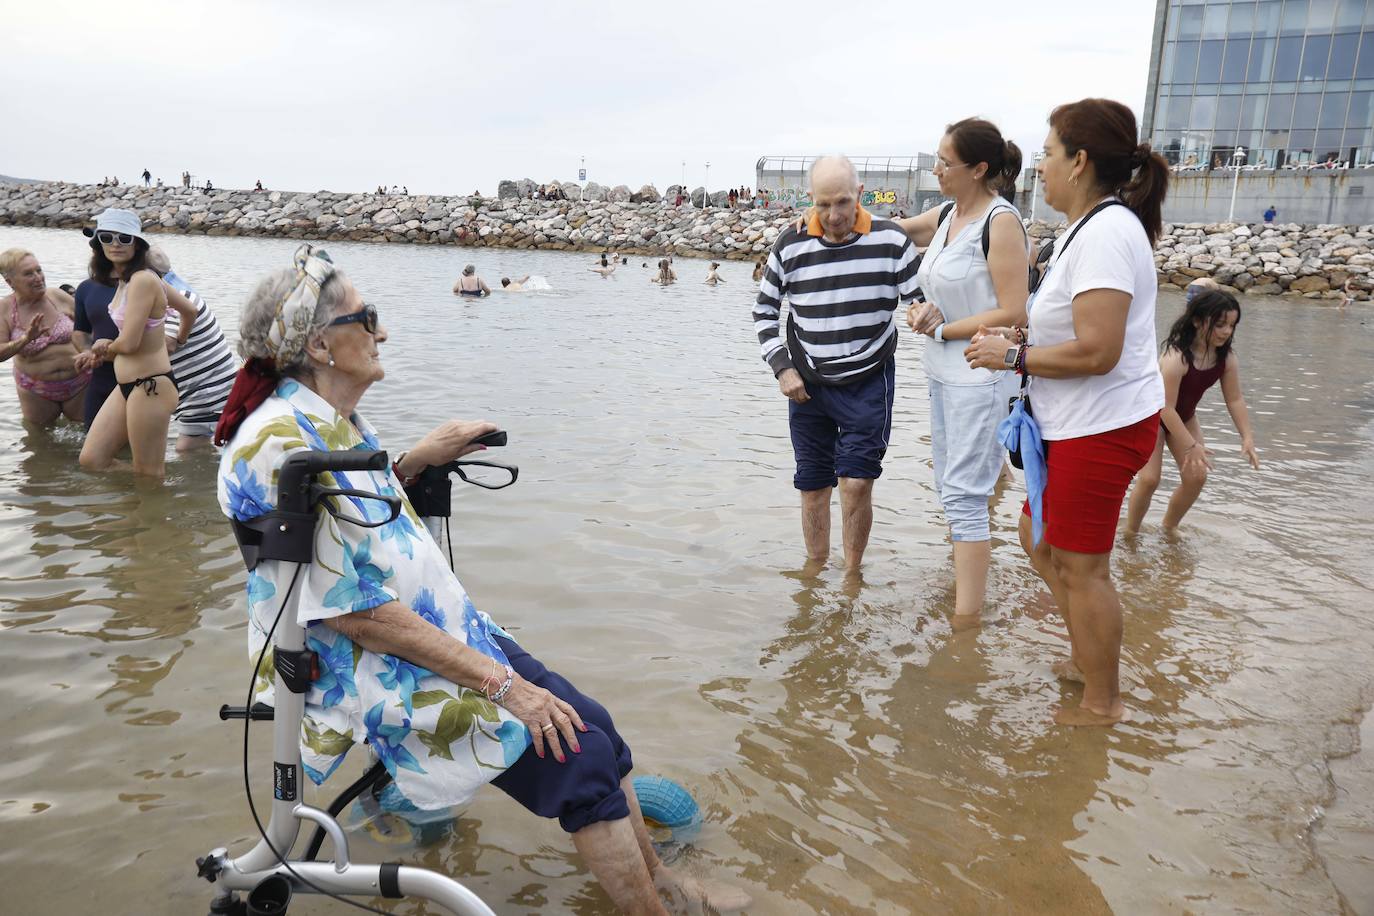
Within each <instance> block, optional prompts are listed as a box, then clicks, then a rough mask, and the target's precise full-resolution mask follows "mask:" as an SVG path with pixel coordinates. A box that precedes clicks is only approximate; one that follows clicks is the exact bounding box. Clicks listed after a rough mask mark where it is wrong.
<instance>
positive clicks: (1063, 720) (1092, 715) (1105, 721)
mask: <svg viewBox="0 0 1374 916" xmlns="http://www.w3.org/2000/svg"><path fill="white" fill-rule="evenodd" d="M1130 720H1131V714H1130V712H1129V711H1128V710H1127V709H1126V707H1125V705H1124V704H1122V702H1121V701H1120V700H1117V701H1116V706H1115V707H1114V709H1113V711H1112V712H1110V713H1105V714H1104V713H1100V712H1094V711H1093V710H1091V709H1089V708H1088V707H1086V706H1061V707H1059V708H1058V709H1057V710H1055V713H1054V721H1055V722H1056V723H1058V724H1059V725H1072V726H1094V727H1097V728H1110V727H1111V726H1113V725H1115V724H1116V723H1118V722H1129V721H1130Z"/></svg>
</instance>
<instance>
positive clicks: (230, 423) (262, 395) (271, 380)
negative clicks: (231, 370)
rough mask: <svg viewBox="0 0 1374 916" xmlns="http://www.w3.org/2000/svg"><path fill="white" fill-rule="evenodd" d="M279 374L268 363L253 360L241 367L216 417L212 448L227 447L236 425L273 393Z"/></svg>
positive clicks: (274, 364)
mask: <svg viewBox="0 0 1374 916" xmlns="http://www.w3.org/2000/svg"><path fill="white" fill-rule="evenodd" d="M279 381H281V374H280V373H278V372H277V364H276V363H275V362H274V361H273V360H271V359H258V358H257V357H254V358H253V359H250V360H248V362H246V363H244V364H243V368H242V369H240V370H239V374H238V375H237V376H235V377H234V387H233V389H232V390H231V391H230V392H229V400H228V402H227V403H226V404H225V405H224V410H223V411H222V412H221V413H220V415H219V425H218V426H216V427H215V444H216V445H227V444H228V442H229V440H230V439H232V438H234V433H235V432H237V431H238V428H239V425H240V424H242V423H243V421H244V420H246V419H248V415H249V414H251V413H252V412H253V411H255V410H257V409H258V406H259V405H260V404H262V402H263V401H265V400H267V399H268V398H269V397H271V396H272V392H273V391H276V390H277V382H279Z"/></svg>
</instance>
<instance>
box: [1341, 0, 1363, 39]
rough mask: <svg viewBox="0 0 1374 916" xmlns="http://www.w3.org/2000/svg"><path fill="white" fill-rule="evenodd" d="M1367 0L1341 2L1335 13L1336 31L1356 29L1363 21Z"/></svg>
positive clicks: (1345, 0)
mask: <svg viewBox="0 0 1374 916" xmlns="http://www.w3.org/2000/svg"><path fill="white" fill-rule="evenodd" d="M1367 5H1368V0H1341V5H1340V7H1339V9H1338V10H1337V12H1336V31H1338V32H1340V31H1343V30H1345V29H1358V28H1359V27H1360V23H1361V22H1362V21H1363V20H1364V16H1365V7H1366V6H1367Z"/></svg>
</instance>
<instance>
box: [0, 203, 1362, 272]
mask: <svg viewBox="0 0 1374 916" xmlns="http://www.w3.org/2000/svg"><path fill="white" fill-rule="evenodd" d="M502 188H503V189H505V190H507V191H508V193H515V192H524V191H526V190H528V189H525V188H523V187H522V183H518V182H504V183H503V184H502ZM571 188H572V190H574V191H575V190H576V186H575V185H574V186H571ZM683 190H684V192H685V190H686V189H683ZM592 191H593V193H592V194H591V195H588V196H589V198H590V197H595V198H597V199H587V200H583V201H576V200H561V201H545V200H528V199H518V198H515V197H513V196H507V197H505V198H504V199H503V198H496V197H484V196H481V195H476V194H474V195H468V196H460V197H440V196H432V195H391V194H371V193H369V194H343V193H336V192H330V191H318V192H314V193H308V192H290V191H242V190H216V191H209V192H205V191H200V190H197V189H190V190H188V189H184V188H144V187H141V186H132V185H121V186H116V187H101V186H94V185H81V184H71V183H67V182H39V183H34V184H0V225H13V226H45V227H52V228H78V227H81V226H87V225H90V224H91V221H92V220H93V218H94V216H95V214H97V213H99V212H100V211H101V210H103V209H105V208H106V207H124V208H126V209H130V210H134V211H136V212H137V213H138V214H139V215H140V216H141V217H142V219H143V222H144V225H145V227H147V228H148V229H149V230H150V231H153V232H174V233H188V234H198V235H245V236H266V237H274V238H298V239H316V240H323V241H330V240H338V239H348V240H355V241H371V242H406V243H413V244H428V245H456V246H462V247H477V248H483V247H485V248H515V249H531V248H533V249H542V250H554V251H620V252H624V253H625V254H634V255H648V256H655V255H661V254H665V253H668V252H672V253H673V254H674V255H677V256H680V257H703V258H720V259H725V258H730V259H736V260H751V259H754V258H758V257H760V256H762V255H764V254H765V253H766V252H767V251H768V249H769V247H770V246H771V245H772V244H773V241H774V240H775V239H776V238H777V236H778V233H779V232H781V231H782V230H783V229H784V228H786V226H787V223H788V221H789V220H792V219H795V218H796V213H795V212H792V211H778V210H772V209H738V210H731V209H728V208H724V207H715V206H713V207H711V208H709V209H705V210H702V209H700V206H699V203H700V200H701V197H702V195H701V194H700V193H699V192H700V191H701V189H699V188H698V189H695V190H694V191H693V192H692V193H691V194H687V195H686V196H687V197H688V199H689V200H690V199H692V198H695V199H696V200H697V201H698V205H697V206H696V207H690V206H686V205H684V206H682V207H676V206H673V203H672V201H674V200H675V198H676V191H677V188H675V187H673V188H669V189H668V192H667V193H666V194H665V195H664V196H663V197H662V198H660V197H659V195H658V192H657V191H655V190H654V189H653V188H651V187H648V186H646V187H644V188H641V189H640V190H639V191H637V192H630V191H629V189H628V188H624V187H617V188H612V189H602V188H600V187H599V186H598V187H595V188H592ZM712 196H713V198H714V197H716V196H718V195H712ZM1164 229H1165V231H1164V234H1163V236H1162V237H1161V238H1160V240H1159V245H1158V246H1157V247H1156V250H1155V264H1156V267H1157V269H1158V272H1159V281H1160V283H1161V285H1166V286H1175V287H1179V288H1181V287H1184V286H1186V285H1187V284H1188V283H1189V282H1191V281H1192V280H1193V279H1195V278H1197V277H1212V278H1214V279H1215V280H1217V281H1218V282H1219V283H1222V284H1223V285H1225V286H1228V287H1230V288H1232V289H1234V290H1235V291H1237V292H1243V293H1247V294H1250V295H1256V294H1261V295H1262V294H1271V295H1274V294H1284V295H1289V296H1301V297H1305V298H1309V299H1321V298H1326V299H1339V298H1340V297H1341V296H1342V295H1343V294H1344V293H1343V290H1344V288H1345V286H1346V285H1347V283H1348V284H1349V288H1350V294H1351V295H1352V296H1353V297H1354V298H1357V299H1368V298H1370V296H1371V293H1372V292H1374V226H1326V225H1320V226H1301V225H1297V224H1288V225H1276V226H1266V225H1260V224H1254V225H1236V224H1230V223H1219V224H1204V223H1187V224H1179V225H1166V226H1165V227H1164ZM1062 231H1063V226H1062V225H1058V224H1050V223H1043V222H1036V223H1033V224H1032V225H1031V226H1030V234H1031V236H1032V238H1033V239H1035V240H1036V241H1037V243H1038V242H1040V241H1042V240H1044V239H1047V238H1052V237H1054V236H1055V235H1057V234H1058V233H1060V232H1062Z"/></svg>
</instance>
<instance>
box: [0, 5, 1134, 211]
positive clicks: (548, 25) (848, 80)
mask: <svg viewBox="0 0 1374 916" xmlns="http://www.w3.org/2000/svg"><path fill="white" fill-rule="evenodd" d="M5 6H6V9H5V12H4V14H3V16H0V20H3V23H4V26H3V31H2V32H0V78H2V79H3V83H0V85H4V86H5V89H6V91H5V101H4V125H5V126H4V128H3V130H2V131H0V174H8V175H14V176H18V177H25V178H49V179H66V180H71V181H86V182H89V181H97V180H99V179H100V178H102V177H103V176H105V175H109V174H115V175H118V176H119V178H120V179H121V180H123V181H126V182H127V181H131V180H133V179H134V178H135V176H136V173H139V172H141V171H142V170H143V168H144V167H147V168H148V169H150V170H151V171H152V172H153V174H154V175H155V176H159V177H162V178H163V179H164V180H166V181H167V182H168V183H175V182H176V181H177V180H178V176H179V175H180V173H181V171H182V170H183V169H188V170H190V171H191V172H192V174H194V175H195V176H196V178H197V180H198V181H200V180H204V179H205V178H207V177H208V178H210V179H211V180H212V181H213V182H214V183H215V185H216V186H218V187H249V186H251V185H252V183H253V181H254V180H255V179H257V178H261V179H262V181H263V183H264V184H265V185H267V186H268V187H272V188H287V189H292V190H312V191H313V190H320V189H330V190H337V191H361V190H365V189H372V188H375V187H376V186H377V185H378V184H388V185H390V184H402V185H407V186H408V187H409V189H410V191H411V193H467V192H469V191H472V190H474V189H480V190H482V191H483V192H486V193H490V192H492V191H494V190H495V187H496V182H497V181H499V180H500V179H502V178H524V177H529V178H534V179H536V180H540V181H543V180H548V179H551V178H557V179H560V180H572V179H575V178H576V177H577V169H578V167H579V165H580V162H581V158H582V157H584V156H585V157H586V167H587V171H588V177H589V178H590V179H591V180H593V181H599V182H601V183H603V184H627V185H631V186H632V187H635V188H637V187H638V186H639V185H640V184H643V183H646V182H648V183H654V184H655V185H657V187H658V189H659V190H660V191H662V190H664V189H665V188H666V187H667V186H668V185H669V184H672V183H675V182H677V181H678V180H679V179H680V177H681V176H682V173H683V165H682V163H683V162H685V163H686V176H687V182H688V184H689V185H691V186H693V187H695V186H697V185H700V184H702V182H703V178H704V172H705V169H704V164H705V163H707V162H710V164H711V170H710V175H711V186H712V187H713V188H721V187H726V186H729V185H741V184H745V185H751V186H752V185H753V184H754V164H755V162H756V160H757V159H758V158H759V157H760V156H762V155H777V154H792V155H802V154H818V153H826V152H844V153H849V154H851V155H863V154H882V155H910V154H915V153H918V152H926V151H933V150H934V149H935V146H936V144H937V143H938V141H939V138H940V134H941V132H942V129H943V127H944V125H945V124H946V123H948V122H950V121H953V120H957V119H958V118H961V117H965V116H969V115H982V116H984V117H987V118H990V119H992V120H993V121H995V122H997V123H998V124H999V125H1000V126H1001V128H1002V130H1003V132H1004V133H1006V134H1007V135H1008V136H1009V137H1011V138H1012V139H1014V140H1016V142H1018V143H1019V144H1021V146H1022V148H1023V149H1024V150H1025V151H1026V158H1027V161H1028V162H1029V159H1030V151H1031V150H1034V149H1038V148H1039V147H1040V145H1041V143H1042V142H1043V139H1044V132H1045V117H1046V115H1047V114H1048V112H1049V109H1050V108H1051V107H1053V106H1054V105H1055V104H1058V103H1060V102H1065V101H1071V100H1074V99H1078V98H1082V97H1084V96H1089V95H1101V96H1107V97H1110V98H1115V99H1118V100H1120V101H1122V102H1125V103H1126V104H1127V105H1129V106H1130V107H1131V108H1132V109H1134V110H1135V111H1136V112H1137V114H1139V111H1140V109H1141V106H1142V104H1143V101H1144V95H1145V78H1146V69H1147V65H1148V61H1149V53H1150V28H1151V24H1152V22H1153V17H1154V8H1155V2H1154V0H1119V2H1114V3H1102V2H1101V0H1054V2H1053V3H1048V2H1040V3H1031V2H1025V0H1017V2H1009V0H979V2H972V3H960V2H954V0H941V2H935V3H929V2H911V0H892V2H886V0H879V2H848V3H833V2H832V3H820V2H810V0H788V2H771V3H769V2H757V0H744V2H741V0H734V2H717V0H694V2H689V3H675V4H671V5H668V4H661V3H655V2H653V0H634V2H617V0H606V2H599V3H596V4H579V3H570V2H566V0H563V2H558V0H548V2H545V0H527V2H514V0H512V2H499V0H488V2H480V3H479V2H467V0H436V2H421V0H390V2H385V3H378V2H354V0H329V2H323V3H307V2H296V0H216V2H200V0H180V2H176V3H170V2H152V0H121V2H118V3H104V2H100V0H38V2H28V3H8V4H6V5H5Z"/></svg>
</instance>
